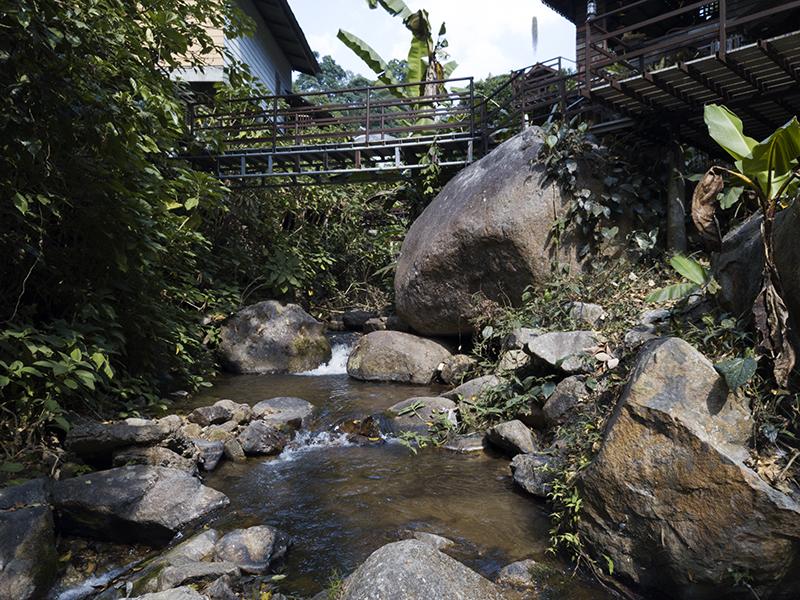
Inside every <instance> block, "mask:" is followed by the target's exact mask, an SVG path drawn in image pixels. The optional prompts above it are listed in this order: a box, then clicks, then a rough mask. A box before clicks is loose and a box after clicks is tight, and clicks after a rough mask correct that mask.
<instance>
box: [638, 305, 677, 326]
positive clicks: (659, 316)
mask: <svg viewBox="0 0 800 600" xmlns="http://www.w3.org/2000/svg"><path fill="white" fill-rule="evenodd" d="M671 318H672V311H671V310H669V309H668V308H656V309H654V310H647V311H645V312H643V313H642V314H641V315H639V324H640V325H660V324H662V323H666V322H667V321H669V320H670V319H671Z"/></svg>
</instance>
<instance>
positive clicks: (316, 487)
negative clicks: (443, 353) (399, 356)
mask: <svg viewBox="0 0 800 600" xmlns="http://www.w3.org/2000/svg"><path fill="white" fill-rule="evenodd" d="M348 350H349V349H348V347H347V346H346V345H339V346H337V347H335V349H334V357H333V359H332V360H331V362H330V363H329V364H328V365H325V366H323V367H320V368H319V369H317V370H315V371H313V372H311V373H307V374H304V375H265V376H235V377H227V378H223V379H220V380H219V381H218V383H217V384H216V385H215V386H214V388H212V389H211V390H210V391H209V392H208V393H207V394H205V395H203V396H201V397H197V398H195V399H194V400H193V401H192V403H191V406H202V405H206V404H209V403H211V402H212V401H216V400H218V399H220V398H230V399H232V400H235V401H237V402H247V403H249V404H255V403H256V402H258V401H260V400H264V399H267V398H272V397H276V396H297V397H301V398H304V399H306V400H308V401H309V402H311V403H313V404H314V405H315V406H316V407H317V412H316V415H315V416H314V418H313V420H312V421H311V423H310V424H309V426H308V427H307V430H306V431H305V432H303V433H301V434H300V435H299V436H298V437H297V438H296V439H295V441H294V442H293V443H292V444H291V445H290V447H289V448H288V449H287V450H286V451H284V452H283V453H282V454H281V455H280V456H279V457H277V458H272V459H258V460H249V461H248V462H246V463H240V464H236V463H232V462H223V463H222V464H221V465H220V467H219V468H218V469H217V470H216V471H214V472H213V473H210V474H208V475H207V476H206V483H207V484H208V485H210V486H211V487H213V488H215V489H218V490H220V491H222V492H224V493H225V494H227V495H228V497H229V498H230V500H231V506H230V509H229V510H228V511H227V512H226V514H225V516H224V517H223V518H222V520H221V521H219V522H218V523H217V526H219V527H220V528H222V529H226V528H231V527H242V526H250V525H255V524H261V523H266V524H269V525H273V526H275V527H279V528H281V529H283V530H284V531H286V532H288V533H289V534H290V535H291V536H292V538H293V541H294V545H293V547H292V548H291V550H290V552H289V556H288V561H287V564H286V574H287V575H288V577H287V579H286V580H285V581H284V582H283V583H282V586H283V587H284V588H285V589H286V590H288V591H289V592H292V593H296V594H303V595H311V594H313V593H316V592H318V591H319V590H321V589H323V588H324V587H325V584H326V582H327V581H328V579H329V578H330V577H331V575H332V574H333V573H339V574H348V573H350V572H351V571H352V570H354V569H355V568H356V567H357V566H358V565H359V564H360V563H361V562H363V560H364V559H365V558H366V557H367V556H369V554H370V553H372V552H373V551H374V550H376V549H377V548H379V547H380V546H382V545H383V544H386V543H389V542H392V541H397V540H398V539H401V538H403V537H407V535H405V532H406V531H408V530H417V531H426V532H431V533H437V534H440V535H444V536H446V537H448V538H450V539H452V540H454V541H455V542H456V543H457V545H456V547H455V548H454V549H453V550H452V551H450V550H448V552H449V553H450V554H452V555H453V556H455V557H456V558H457V559H459V560H461V561H462V562H464V563H466V564H467V565H469V566H470V567H472V568H474V569H476V570H477V571H479V572H480V573H482V574H483V575H486V576H489V577H491V576H493V575H494V574H495V573H496V572H497V571H498V569H499V568H501V567H502V566H504V565H505V564H507V563H509V562H512V561H515V560H520V559H523V558H534V559H537V560H541V561H544V562H546V563H548V564H550V565H553V564H554V563H553V559H552V558H550V557H546V556H545V551H546V549H547V546H548V530H549V527H550V524H549V520H548V516H547V512H546V509H545V507H544V506H542V505H540V504H538V503H536V502H535V501H533V500H532V499H531V498H530V497H527V496H525V495H524V494H522V493H521V492H519V491H517V490H516V489H515V488H514V487H513V485H512V481H511V478H510V472H509V467H508V464H509V463H508V459H506V458H502V457H500V456H494V455H490V454H486V453H478V454H471V455H463V454H456V453H452V452H449V451H446V450H442V449H435V448H426V449H422V450H420V451H419V453H418V454H416V455H414V454H413V453H412V452H411V451H410V450H409V449H408V448H406V447H405V446H402V445H401V444H399V443H397V442H394V441H391V440H389V441H388V442H387V443H384V444H380V445H373V446H355V445H351V444H349V443H348V442H347V441H346V438H345V437H344V436H342V435H340V434H337V433H336V432H335V431H333V426H334V424H335V423H338V422H341V421H342V420H343V419H355V418H363V417H365V416H367V415H371V414H375V413H379V412H382V411H383V410H385V409H386V408H388V407H389V406H391V405H392V404H394V403H396V402H398V401H400V400H405V399H406V398H409V397H412V396H424V395H438V394H439V393H440V392H441V389H438V388H426V387H420V386H405V385H395V384H371V383H364V382H358V381H355V380H352V379H349V378H348V377H347V375H346V374H345V371H344V365H345V362H346V358H347V352H348ZM191 406H187V407H186V408H187V409H188V408H191ZM554 566H555V567H556V569H557V570H564V569H565V568H566V567H565V565H560V564H558V563H555V564H554ZM550 580H551V582H556V583H555V584H554V585H556V588H554V589H553V595H552V597H554V598H555V597H558V598H569V599H576V600H583V599H589V598H592V599H594V598H602V597H605V596H604V595H603V594H602V593H600V592H599V591H598V590H596V589H593V588H591V587H589V586H588V585H586V584H585V582H581V581H579V580H577V579H573V578H568V577H564V576H561V575H555V576H551V577H550Z"/></svg>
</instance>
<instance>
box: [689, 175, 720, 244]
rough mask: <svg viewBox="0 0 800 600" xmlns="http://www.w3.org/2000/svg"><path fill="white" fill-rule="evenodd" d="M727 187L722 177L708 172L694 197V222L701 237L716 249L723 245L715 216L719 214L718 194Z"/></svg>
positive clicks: (695, 191)
mask: <svg viewBox="0 0 800 600" xmlns="http://www.w3.org/2000/svg"><path fill="white" fill-rule="evenodd" d="M724 187H725V183H724V182H723V180H722V176H721V175H717V174H716V173H715V172H714V170H713V169H712V170H710V171H708V172H707V173H706V174H705V175H703V178H702V179H701V180H700V183H698V184H697V187H696V188H695V189H694V195H693V196H692V221H693V222H694V226H695V227H696V228H697V231H698V232H699V233H700V235H701V237H702V238H703V239H704V240H705V241H707V242H708V243H710V244H713V245H714V247H715V248H716V247H718V246H719V245H720V243H721V238H720V232H719V225H718V223H717V219H716V218H715V214H716V212H717V207H716V203H717V194H719V193H720V192H721V191H722V189H723V188H724Z"/></svg>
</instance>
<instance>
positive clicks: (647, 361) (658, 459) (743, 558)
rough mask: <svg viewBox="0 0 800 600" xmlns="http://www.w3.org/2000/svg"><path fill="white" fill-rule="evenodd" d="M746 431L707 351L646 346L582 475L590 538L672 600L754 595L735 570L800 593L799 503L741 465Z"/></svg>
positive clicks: (761, 591) (739, 404)
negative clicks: (738, 578) (598, 450)
mask: <svg viewBox="0 0 800 600" xmlns="http://www.w3.org/2000/svg"><path fill="white" fill-rule="evenodd" d="M751 428H752V419H751V417H750V413H749V410H748V407H747V405H746V402H745V401H744V400H741V399H739V398H738V397H737V396H735V395H733V394H729V393H728V390H727V387H726V385H725V382H724V380H723V379H722V378H721V377H720V375H719V374H718V373H717V372H716V371H715V370H714V367H713V365H712V364H711V362H710V361H709V360H708V359H706V358H705V357H704V356H703V355H701V354H700V353H699V352H697V350H695V349H694V348H692V347H691V346H690V345H689V344H687V343H686V342H684V341H683V340H680V339H677V338H668V339H664V340H658V341H655V342H651V343H649V344H648V345H647V346H646V347H645V348H644V349H643V350H642V352H641V353H640V355H639V358H638V360H637V364H636V367H635V368H634V370H633V372H632V373H631V376H630V380H629V382H628V385H627V387H626V389H625V391H624V393H623V396H622V397H621V398H620V401H619V403H618V405H617V408H616V410H615V412H614V414H613V415H612V417H611V420H610V422H609V425H608V429H607V434H606V437H605V440H604V442H603V445H602V447H601V449H600V452H599V453H598V455H597V457H596V458H595V459H594V461H593V462H592V464H591V465H590V466H589V467H588V468H587V469H586V470H585V471H584V472H583V473H582V475H581V477H580V479H579V485H580V488H581V496H582V498H583V500H584V503H583V509H582V513H581V514H582V517H581V532H582V535H583V536H584V539H585V540H587V541H589V542H590V543H591V545H592V546H593V547H594V548H595V549H596V551H597V553H598V554H599V553H603V554H606V555H608V556H609V557H610V558H611V559H612V560H613V561H614V570H615V572H616V573H619V574H620V575H621V576H622V577H625V578H626V579H629V580H630V581H633V582H634V583H636V584H637V585H638V586H640V587H641V588H644V589H648V590H649V589H652V590H658V592H659V593H660V594H664V595H667V596H669V597H673V598H686V599H688V598H691V599H693V600H694V599H698V600H700V599H711V598H721V597H725V598H739V597H748V595H749V596H750V597H752V592H751V591H749V590H747V589H745V588H743V587H740V586H738V585H737V582H736V581H735V578H734V577H733V575H732V573H746V574H747V581H748V584H749V585H750V586H752V588H753V590H754V591H755V594H757V595H758V596H759V597H762V598H767V597H769V598H796V597H798V595H799V594H800V571H798V570H797V568H796V565H798V564H800V506H799V505H798V504H797V503H796V502H794V501H793V500H792V499H790V498H789V497H788V496H786V495H784V494H782V493H780V492H779V491H777V490H775V489H774V488H772V487H770V486H769V485H768V484H767V483H766V482H765V481H763V480H762V479H761V478H760V477H759V476H758V475H757V474H756V473H755V472H754V471H752V470H751V469H750V468H749V467H747V466H746V464H745V461H746V460H748V457H749V453H748V450H747V447H746V444H747V441H748V438H749V435H750V432H751ZM654 549H657V551H654Z"/></svg>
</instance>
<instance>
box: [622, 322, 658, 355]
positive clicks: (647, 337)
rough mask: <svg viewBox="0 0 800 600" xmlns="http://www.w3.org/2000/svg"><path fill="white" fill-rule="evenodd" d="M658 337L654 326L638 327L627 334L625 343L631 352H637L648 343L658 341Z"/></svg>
mask: <svg viewBox="0 0 800 600" xmlns="http://www.w3.org/2000/svg"><path fill="white" fill-rule="evenodd" d="M658 337H659V336H658V334H657V333H656V328H655V326H654V325H637V326H636V327H634V328H632V329H629V330H628V331H626V332H625V338H624V340H623V341H624V343H625V347H626V348H628V349H629V350H636V349H637V348H641V347H642V346H644V345H645V344H646V343H647V342H651V341H653V340H655V339H658Z"/></svg>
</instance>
